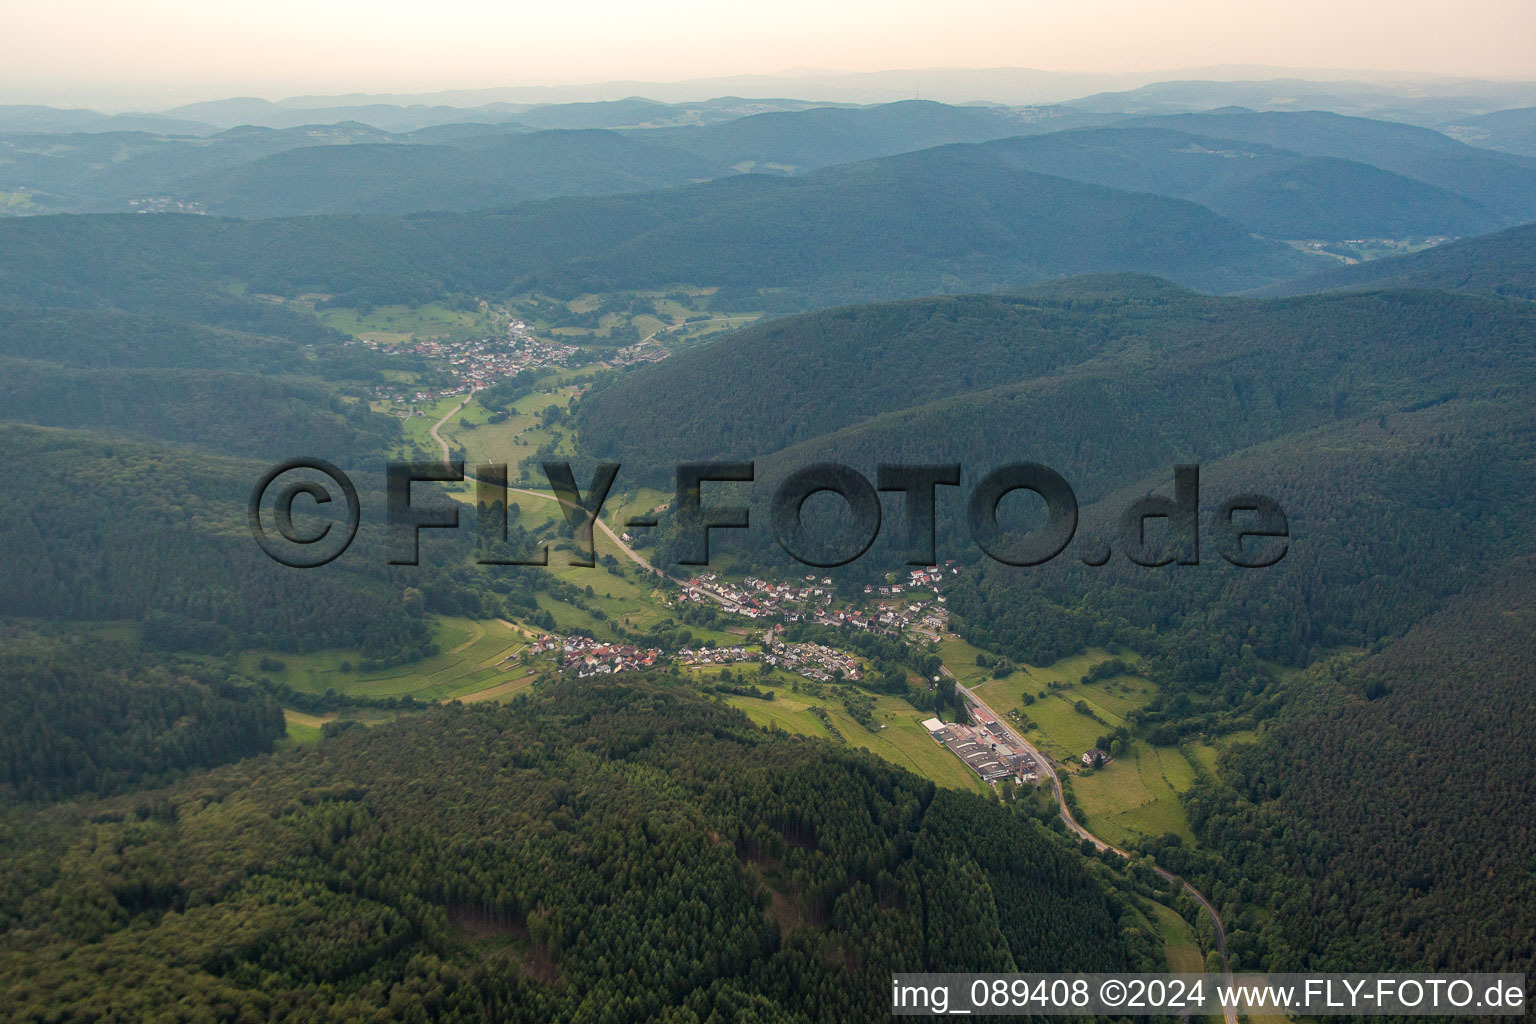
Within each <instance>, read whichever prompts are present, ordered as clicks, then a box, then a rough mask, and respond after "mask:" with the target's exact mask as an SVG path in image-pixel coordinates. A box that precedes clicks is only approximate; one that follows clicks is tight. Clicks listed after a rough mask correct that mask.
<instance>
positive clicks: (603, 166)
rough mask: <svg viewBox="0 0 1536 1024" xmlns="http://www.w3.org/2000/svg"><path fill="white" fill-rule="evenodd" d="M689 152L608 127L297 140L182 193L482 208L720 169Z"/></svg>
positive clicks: (265, 200) (692, 177) (263, 203)
mask: <svg viewBox="0 0 1536 1024" xmlns="http://www.w3.org/2000/svg"><path fill="white" fill-rule="evenodd" d="M717 174H718V168H717V167H716V166H715V165H713V164H711V163H709V162H708V161H706V160H703V159H701V158H699V157H695V156H693V155H691V154H688V153H684V152H680V151H678V150H675V149H667V148H663V147H660V146H653V145H649V144H647V143H644V142H638V141H635V140H634V139H630V138H626V137H624V136H622V135H618V134H615V133H613V132H606V131H595V130H594V131H548V132H530V133H522V134H510V135H507V134H502V135H489V136H484V137H476V138H472V139H467V140H462V141H461V142H460V143H459V144H458V145H455V146H442V145H408V146H401V145H352V146H344V147H333V146H323V147H309V148H304V149H293V150H288V151H286V152H283V153H277V154H274V155H272V156H268V157H264V158H262V159H260V160H256V161H253V162H251V163H246V164H241V165H238V166H235V167H227V168H223V169H220V170H217V171H209V172H204V173H202V174H199V175H194V176H191V177H189V178H187V179H185V180H183V181H182V182H180V183H179V184H178V185H177V189H176V190H177V194H178V195H181V196H184V197H186V198H187V199H188V200H190V201H192V202H195V203H198V204H199V205H200V206H202V207H203V208H204V209H207V210H208V211H210V212H213V213H221V214H228V215H233V216H241V217H291V216H300V215H306V214H315V213H414V212H419V211H424V210H478V209H490V208H494V207H502V206H510V205H512V204H514V203H518V202H522V201H524V200H528V199H543V198H548V197H550V196H559V195H603V194H609V193H616V192H640V191H644V190H647V189H653V188H658V187H661V186H664V185H677V184H683V183H686V182H690V181H697V180H701V179H705V178H713V177H716V176H717Z"/></svg>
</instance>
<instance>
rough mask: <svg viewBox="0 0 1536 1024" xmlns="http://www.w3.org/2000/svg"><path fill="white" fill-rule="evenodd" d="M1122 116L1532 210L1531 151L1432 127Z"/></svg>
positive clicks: (1300, 114) (1314, 113) (1513, 209)
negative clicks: (1480, 142) (1481, 145)
mask: <svg viewBox="0 0 1536 1024" xmlns="http://www.w3.org/2000/svg"><path fill="white" fill-rule="evenodd" d="M1127 124H1128V125H1146V126H1150V127H1158V128H1171V129H1174V130H1175V131H1183V132H1190V133H1192V134H1195V135H1208V136H1211V137H1213V138H1218V139H1236V140H1239V141H1242V142H1252V143H1262V144H1264V145H1269V146H1275V147H1277V148H1279V149H1286V150H1290V151H1291V152H1293V153H1301V154H1302V155H1304V156H1325V157H1335V158H1337V159H1340V160H1354V161H1357V162H1359V163H1364V164H1371V165H1372V166H1375V167H1379V168H1381V169H1382V170H1386V171H1393V172H1395V173H1397V174H1402V175H1405V176H1407V177H1409V178H1414V179H1417V180H1418V181H1422V182H1425V183H1427V184H1430V185H1434V186H1436V187H1437V188H1442V189H1445V190H1446V191H1448V192H1454V193H1456V194H1457V195H1461V196H1465V197H1466V198H1468V199H1471V200H1472V201H1473V202H1476V203H1479V204H1481V205H1482V206H1483V207H1485V208H1486V209H1488V210H1491V211H1495V212H1497V213H1498V214H1499V215H1501V216H1502V217H1504V218H1505V220H1504V222H1505V223H1506V224H1518V223H1521V222H1522V221H1526V220H1530V219H1531V218H1532V217H1536V162H1533V161H1532V159H1531V158H1530V157H1522V156H1516V155H1514V154H1511V153H1497V152H1494V151H1493V150H1488V149H1478V148H1476V147H1474V146H1468V145H1466V144H1465V143H1462V142H1457V141H1456V140H1455V139H1452V138H1450V137H1449V136H1446V135H1443V134H1441V133H1440V132H1437V131H1433V130H1431V129H1429V128H1419V127H1416V126H1414V125H1408V124H1394V123H1392V122H1390V121H1377V120H1373V119H1371V118H1365V117H1346V116H1343V115H1341V114H1331V113H1327V112H1325V111H1319V110H1308V111H1295V112H1292V111H1266V112H1262V113H1259V112H1255V111H1252V110H1243V109H1240V108H1230V109H1222V110H1211V111H1206V112H1204V113H1198V114H1169V115H1165V116H1161V117H1151V118H1145V119H1142V120H1139V121H1132V122H1127Z"/></svg>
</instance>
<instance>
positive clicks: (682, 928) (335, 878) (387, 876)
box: [0, 680, 1158, 1022]
mask: <svg viewBox="0 0 1536 1024" xmlns="http://www.w3.org/2000/svg"><path fill="white" fill-rule="evenodd" d="M0 821H3V824H0V836H3V838H0V848H3V849H4V851H5V855H6V857H7V860H8V862H9V863H10V864H11V865H12V869H11V870H10V871H8V872H7V875H6V884H5V887H4V889H3V891H0V927H3V932H0V974H3V975H4V984H5V986H6V989H7V991H8V993H9V994H8V997H7V1002H8V1003H9V1012H10V1017H11V1019H12V1020H16V1021H44V1020H49V1021H65V1020H88V1019H98V1020H99V1019H114V1020H115V1019H122V1020H127V1019H134V1018H137V1017H139V1016H140V1015H141V1014H153V1013H155V1012H156V1011H157V1010H159V1009H161V1008H164V1007H166V1006H168V1005H170V1004H175V1005H177V1006H178V1007H179V1008H180V1009H179V1012H181V1013H183V1014H185V1015H187V1016H188V1017H189V1018H191V1019H208V1020H217V1019H234V1016H233V1015H234V1014H235V1012H236V1011H235V1009H234V1008H235V1007H244V1008H246V1009H245V1011H244V1012H245V1013H247V1014H248V1015H250V1014H253V1015H255V1017H256V1018H257V1019H275V1018H282V1019H288V1020H314V1021H325V1020H334V1021H357V1020H407V1021H470V1020H475V1021H478V1020H483V1019H486V1018H487V1017H489V1018H492V1019H496V1020H508V1021H515V1020H528V1021H545V1020H551V1019H559V1018H570V1017H580V1018H582V1019H587V1020H614V1021H626V1020H636V1019H665V1020H675V1021H693V1020H698V1021H702V1020H709V1019H715V1020H724V1019H729V1020H739V1021H756V1020H761V1021H769V1020H772V1021H802V1020H803V1021H812V1020H820V1021H829V1022H831V1021H847V1020H876V1019H884V1017H885V1016H886V1015H887V1014H888V1012H889V1011H888V1009H887V1004H886V1000H887V998H888V994H887V992H886V989H887V988H888V986H889V984H890V981H889V975H890V972H891V971H892V970H895V969H911V968H914V967H921V968H924V969H932V970H960V969H967V970H982V969H992V970H1000V971H1001V970H1008V971H1011V970H1049V969H1053V968H1055V967H1058V966H1060V965H1061V964H1063V963H1071V964H1073V965H1074V966H1078V967H1081V968H1082V969H1103V970H1114V969H1128V968H1133V967H1154V966H1157V965H1158V962H1157V961H1156V960H1146V959H1142V958H1143V957H1146V956H1147V954H1146V953H1144V952H1142V951H1141V949H1140V946H1139V944H1138V943H1136V942H1135V941H1134V940H1133V939H1132V938H1131V937H1130V936H1128V935H1126V934H1124V932H1123V930H1124V929H1125V928H1126V927H1127V924H1126V922H1125V918H1124V915H1125V908H1124V906H1123V905H1122V904H1121V902H1120V898H1119V897H1112V896H1110V895H1108V894H1106V892H1105V891H1104V890H1102V889H1101V888H1099V886H1098V885H1097V883H1095V882H1094V881H1093V880H1092V879H1091V878H1090V877H1089V876H1088V874H1087V873H1086V872H1085V871H1084V869H1083V867H1082V866H1081V864H1080V863H1079V862H1077V861H1076V859H1075V858H1074V856H1073V855H1072V854H1070V853H1068V852H1067V851H1066V850H1064V849H1063V848H1062V847H1060V846H1059V845H1057V844H1056V843H1055V842H1053V841H1052V840H1050V839H1048V838H1047V837H1046V835H1045V834H1044V833H1043V832H1042V831H1041V829H1040V826H1039V825H1038V823H1036V822H1034V821H1033V820H1032V819H1029V818H1026V817H1021V816H1019V815H1016V814H1014V813H1012V812H1011V811H1009V810H1007V809H1005V808H1004V807H1002V806H1000V805H998V804H997V803H995V802H993V801H989V800H984V799H982V798H980V797H977V796H973V795H970V794H961V793H955V792H951V791H947V790H942V789H936V788H935V787H934V786H933V785H932V784H931V783H928V782H925V781H922V780H919V779H917V778H915V777H914V776H911V775H909V774H907V773H905V772H903V771H901V770H899V769H896V768H893V767H890V766H888V765H885V764H883V763H881V762H880V761H878V760H876V759H874V758H872V757H871V756H869V755H867V754H862V753H858V752H848V751H844V750H841V749H838V748H835V747H833V746H831V745H829V744H825V743H817V742H805V741H802V740H797V739H791V738H789V737H787V736H784V735H782V734H781V735H770V734H767V733H764V732H763V731H761V730H759V729H758V728H756V727H755V726H752V725H751V724H750V723H748V722H747V720H746V719H745V718H744V717H742V716H741V715H740V714H739V713H737V712H734V711H731V710H729V709H726V708H724V707H722V706H720V705H717V704H712V703H709V702H708V701H706V700H704V699H701V698H699V697H695V696H689V695H688V691H686V690H685V689H683V688H682V687H680V686H678V685H677V684H667V683H665V682H653V683H642V682H640V681H638V680H631V681H627V682H625V683H623V684H622V685H613V684H602V685H599V684H594V683H591V682H584V683H582V684H579V685H578V684H562V685H558V686H555V687H553V688H551V689H549V690H547V691H543V692H540V693H537V694H536V695H535V696H534V697H533V698H532V699H530V700H523V701H519V702H516V703H514V704H513V705H511V706H510V707H507V708H504V709H500V710H496V711H489V712H488V711H483V710H480V711H470V710H467V709H457V708H446V709H440V710H435V711H433V712H431V713H429V714H425V715H421V716H417V717H414V718H412V719H410V720H408V721H402V722H400V723H399V724H396V725H394V726H392V727H389V728H385V729H379V730H362V729H352V730H347V731H344V732H342V733H340V734H339V735H337V736H336V737H334V738H333V739H330V740H327V741H325V742H323V743H322V745H321V746H320V747H319V748H316V749H306V750H302V751H296V752H291V753H288V754H285V755H281V756H276V757H265V758H259V759H254V760H248V761H245V762H242V763H241V764H239V765H235V766H231V767H228V768H225V769H221V770H218V771H215V772H213V773H211V774H206V775H202V776H198V777H196V778H194V779H190V780H188V781H187V782H185V783H183V784H179V785H176V786H173V787H171V788H168V789H163V790H158V791H154V792H151V793H146V794H143V795H141V796H131V797H124V798H121V799H118V800H108V801H105V802H99V803H82V804H75V805H63V806H61V807H59V808H58V809H56V810H54V811H50V812H36V813H35V814H34V812H24V811H15V812H12V813H10V814H8V815H6V816H5V817H4V818H3V819H0Z"/></svg>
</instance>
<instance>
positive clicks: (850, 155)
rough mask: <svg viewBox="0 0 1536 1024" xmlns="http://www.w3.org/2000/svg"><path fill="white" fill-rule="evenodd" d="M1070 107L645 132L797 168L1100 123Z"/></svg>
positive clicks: (899, 107) (751, 166)
mask: <svg viewBox="0 0 1536 1024" xmlns="http://www.w3.org/2000/svg"><path fill="white" fill-rule="evenodd" d="M1112 119H1113V118H1109V117H1101V116H1097V115H1089V114H1082V113H1080V112H1078V111H1076V110H1073V109H1072V108H1070V107H1026V108H1019V109H1015V108H1010V107H956V106H950V105H948V104H944V103H933V102H929V101H924V100H906V101H903V102H900V103H885V104H881V105H878V106H873V107H824V108H821V109H816V110H805V111H791V112H773V113H765V114H757V115H755V116H753V117H743V118H740V119H738V120H735V121H729V122H726V123H724V124H717V125H711V126H709V127H704V128H684V129H671V130H665V131H655V132H645V133H640V134H639V135H638V137H640V138H647V139H655V140H657V141H659V142H665V143H666V144H668V145H673V146H676V147H678V148H679V149H684V150H687V151H688V152H691V153H697V154H698V155H699V156H701V157H704V158H705V159H708V160H710V161H712V162H713V163H716V164H719V165H721V166H724V167H733V168H735V169H737V170H754V171H766V172H777V173H781V174H788V173H798V172H804V171H808V170H814V169H815V168H817V167H827V166H830V165H832V164H844V163H854V162H856V161H860V160H872V159H875V158H877V157H882V156H894V155H895V154H897V153H908V152H911V151H913V150H918V149H931V148H933V147H934V146H943V145H947V144H949V143H954V142H984V141H986V140H988V139H999V138H1004V137H1007V136H1010V135H1032V134H1035V133H1037V132H1046V131H1058V130H1060V129H1063V128H1072V127H1078V126H1081V125H1085V124H1096V123H1099V122H1101V121H1105V120H1112Z"/></svg>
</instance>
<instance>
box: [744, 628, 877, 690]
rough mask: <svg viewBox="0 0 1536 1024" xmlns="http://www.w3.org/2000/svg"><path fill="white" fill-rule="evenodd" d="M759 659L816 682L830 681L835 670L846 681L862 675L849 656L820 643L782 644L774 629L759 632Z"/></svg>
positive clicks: (855, 680) (855, 662)
mask: <svg viewBox="0 0 1536 1024" xmlns="http://www.w3.org/2000/svg"><path fill="white" fill-rule="evenodd" d="M763 661H764V662H766V663H767V664H769V665H771V666H773V667H774V668H782V669H784V670H785V671H786V672H794V673H796V674H797V675H802V676H804V677H805V678H807V679H810V680H813V681H815V682H818V683H826V682H830V681H831V680H832V679H833V677H834V674H836V673H841V675H842V678H844V679H847V680H849V681H850V682H858V681H859V680H860V679H862V678H863V677H864V673H863V671H862V670H861V669H860V668H859V663H858V660H857V659H855V658H854V656H853V655H851V654H848V653H847V652H845V651H840V650H838V649H837V648H835V647H824V646H822V645H821V644H811V643H805V644H800V643H785V642H784V641H783V640H780V639H779V636H778V630H777V629H770V630H768V631H767V632H766V633H764V634H763Z"/></svg>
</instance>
